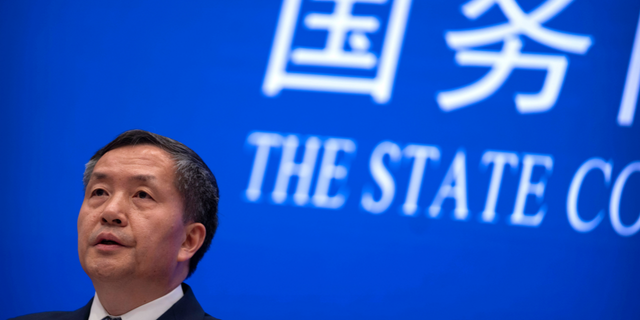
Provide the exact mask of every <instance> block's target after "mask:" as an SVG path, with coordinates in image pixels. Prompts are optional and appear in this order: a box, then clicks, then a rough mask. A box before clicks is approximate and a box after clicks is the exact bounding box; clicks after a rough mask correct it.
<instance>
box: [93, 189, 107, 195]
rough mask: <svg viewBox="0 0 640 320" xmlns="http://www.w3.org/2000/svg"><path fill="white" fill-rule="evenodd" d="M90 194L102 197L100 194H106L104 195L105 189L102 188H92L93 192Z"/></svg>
mask: <svg viewBox="0 0 640 320" xmlns="http://www.w3.org/2000/svg"><path fill="white" fill-rule="evenodd" d="M91 195H92V196H98V197H102V196H106V195H107V192H106V191H104V190H103V189H96V190H93V192H92V194H91Z"/></svg>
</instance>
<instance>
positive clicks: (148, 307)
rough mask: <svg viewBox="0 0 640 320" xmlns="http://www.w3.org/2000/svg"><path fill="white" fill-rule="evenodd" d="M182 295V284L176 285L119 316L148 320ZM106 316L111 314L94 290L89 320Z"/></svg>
mask: <svg viewBox="0 0 640 320" xmlns="http://www.w3.org/2000/svg"><path fill="white" fill-rule="evenodd" d="M182 296H184V292H183V291H182V286H180V285H178V286H177V287H176V288H175V289H173V291H171V292H169V293H167V294H166V295H164V296H162V297H160V298H158V299H156V300H153V301H151V302H149V303H146V304H143V305H141V306H139V307H137V308H135V309H133V310H131V311H129V312H127V313H125V314H123V315H121V316H118V317H120V318H122V320H150V319H158V318H159V317H160V316H161V315H162V314H163V313H165V312H167V310H169V309H170V308H171V306H173V305H174V304H175V303H176V302H178V300H180V298H182ZM106 316H111V317H116V316H112V315H110V314H108V313H107V311H106V310H105V309H104V307H103V306H102V303H100V298H98V293H97V292H96V294H95V296H94V297H93V303H92V304H91V313H89V320H102V319H103V318H104V317H106Z"/></svg>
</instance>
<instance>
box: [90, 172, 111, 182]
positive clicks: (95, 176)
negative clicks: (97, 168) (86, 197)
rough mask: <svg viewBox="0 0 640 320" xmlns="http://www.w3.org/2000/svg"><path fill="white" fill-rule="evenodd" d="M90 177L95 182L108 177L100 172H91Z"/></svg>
mask: <svg viewBox="0 0 640 320" xmlns="http://www.w3.org/2000/svg"><path fill="white" fill-rule="evenodd" d="M91 176H92V178H93V179H96V180H102V179H106V178H107V177H108V176H107V174H106V173H102V172H93V174H92V175H91Z"/></svg>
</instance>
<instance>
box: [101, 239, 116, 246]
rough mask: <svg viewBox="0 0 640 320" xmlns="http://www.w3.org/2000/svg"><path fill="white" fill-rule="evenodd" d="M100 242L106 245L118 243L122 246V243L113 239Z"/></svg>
mask: <svg viewBox="0 0 640 320" xmlns="http://www.w3.org/2000/svg"><path fill="white" fill-rule="evenodd" d="M98 244H105V245H117V246H121V244H119V243H117V242H115V241H112V240H102V241H100V242H99V243H98Z"/></svg>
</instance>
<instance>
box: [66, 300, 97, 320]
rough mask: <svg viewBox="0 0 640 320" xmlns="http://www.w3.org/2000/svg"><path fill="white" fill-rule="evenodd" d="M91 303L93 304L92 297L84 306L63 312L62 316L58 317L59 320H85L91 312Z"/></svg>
mask: <svg viewBox="0 0 640 320" xmlns="http://www.w3.org/2000/svg"><path fill="white" fill-rule="evenodd" d="M91 304H93V298H91V300H89V303H87V304H86V305H85V306H84V307H82V308H80V309H78V310H76V311H71V312H69V313H67V314H65V315H64V316H63V317H61V318H60V320H87V319H89V313H90V312H91Z"/></svg>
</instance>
